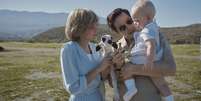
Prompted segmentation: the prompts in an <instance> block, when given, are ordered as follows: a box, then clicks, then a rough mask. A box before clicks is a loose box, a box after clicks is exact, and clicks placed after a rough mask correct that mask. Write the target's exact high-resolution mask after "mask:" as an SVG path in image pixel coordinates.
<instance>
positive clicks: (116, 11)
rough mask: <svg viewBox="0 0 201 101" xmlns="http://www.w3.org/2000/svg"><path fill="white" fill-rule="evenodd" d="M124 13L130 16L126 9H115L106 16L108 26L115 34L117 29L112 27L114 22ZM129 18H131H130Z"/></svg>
mask: <svg viewBox="0 0 201 101" xmlns="http://www.w3.org/2000/svg"><path fill="white" fill-rule="evenodd" d="M122 13H125V14H127V15H128V16H130V13H129V11H128V10H127V9H122V8H116V9H114V10H113V11H112V12H111V13H110V14H109V15H108V16H107V24H108V26H109V27H110V28H111V29H112V30H113V31H115V32H117V29H116V28H115V26H114V21H115V20H116V18H117V17H118V16H119V15H120V14H122ZM130 17H131V16H130Z"/></svg>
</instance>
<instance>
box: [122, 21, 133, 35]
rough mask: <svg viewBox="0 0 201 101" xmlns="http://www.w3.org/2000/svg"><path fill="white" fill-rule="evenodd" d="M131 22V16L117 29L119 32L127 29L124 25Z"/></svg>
mask: <svg viewBox="0 0 201 101" xmlns="http://www.w3.org/2000/svg"><path fill="white" fill-rule="evenodd" d="M132 23H133V20H132V19H131V18H130V19H128V20H127V21H126V24H124V25H121V26H120V27H119V30H120V31H121V32H123V31H125V30H126V29H127V27H126V25H131V24H132Z"/></svg>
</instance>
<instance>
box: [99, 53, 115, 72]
mask: <svg viewBox="0 0 201 101" xmlns="http://www.w3.org/2000/svg"><path fill="white" fill-rule="evenodd" d="M112 64H113V62H112V57H110V56H107V57H104V58H103V60H102V62H101V64H100V68H99V71H100V72H103V71H105V70H106V69H107V68H110V67H111V66H112Z"/></svg>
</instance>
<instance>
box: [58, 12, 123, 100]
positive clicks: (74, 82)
mask: <svg viewBox="0 0 201 101" xmlns="http://www.w3.org/2000/svg"><path fill="white" fill-rule="evenodd" d="M97 24H98V17H97V15H96V14H95V13H94V12H93V11H91V10H88V9H75V10H73V11H72V12H71V13H70V14H69V16H68V19H67V23H66V29H65V34H66V36H67V37H68V38H69V40H70V41H69V42H67V43H65V44H64V46H63V47H62V49H61V54H60V61H61V69H62V77H63V81H64V86H65V89H66V90H67V92H68V93H69V94H70V99H69V101H104V100H105V98H104V95H103V94H102V93H101V91H103V89H104V88H103V87H102V88H101V87H100V85H101V82H103V80H102V78H103V76H102V75H103V74H104V75H107V73H106V72H105V71H106V70H107V69H108V68H109V67H111V66H110V65H111V64H113V63H112V61H113V62H115V61H120V59H119V57H120V56H119V54H117V55H115V56H114V59H116V60H112V59H111V57H104V58H102V57H101V54H100V53H99V52H97V51H96V49H95V44H94V43H91V42H90V41H91V40H93V39H94V38H95V36H96V31H97ZM122 62H123V61H122ZM108 73H109V72H108Z"/></svg>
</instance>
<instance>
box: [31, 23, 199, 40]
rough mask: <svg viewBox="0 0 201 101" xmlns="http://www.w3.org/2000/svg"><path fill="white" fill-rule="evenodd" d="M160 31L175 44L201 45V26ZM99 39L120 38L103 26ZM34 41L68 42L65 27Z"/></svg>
mask: <svg viewBox="0 0 201 101" xmlns="http://www.w3.org/2000/svg"><path fill="white" fill-rule="evenodd" d="M160 31H161V32H162V33H164V34H165V35H166V36H167V38H168V40H169V41H170V42H171V43H174V44H183V43H194V44H199V43H200V38H201V24H193V25H189V26H184V27H171V28H161V29H160ZM97 33H98V34H97V38H96V39H95V40H94V41H97V40H99V39H100V37H101V35H102V34H103V33H109V34H112V36H113V37H114V39H115V40H117V39H118V38H119V37H120V36H119V35H118V34H115V33H112V32H111V31H110V30H109V28H108V26H107V25H105V24H102V25H100V26H99V27H98V31H97ZM32 41H37V42H66V41H68V40H67V39H66V36H65V34H64V27H58V28H53V29H50V30H47V31H45V32H43V33H40V34H38V35H36V36H35V37H33V38H32Z"/></svg>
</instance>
